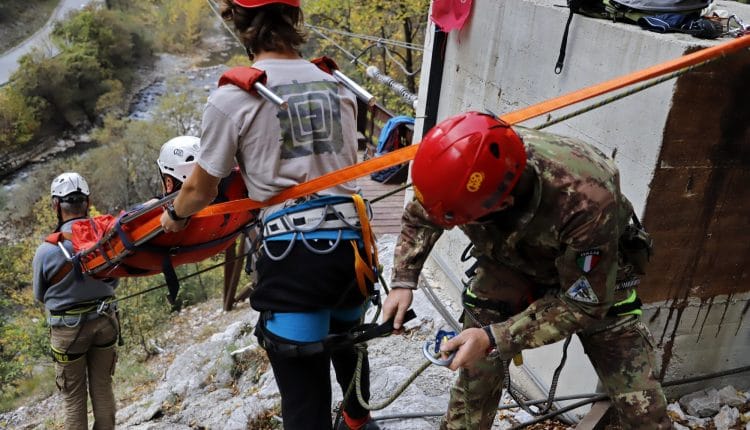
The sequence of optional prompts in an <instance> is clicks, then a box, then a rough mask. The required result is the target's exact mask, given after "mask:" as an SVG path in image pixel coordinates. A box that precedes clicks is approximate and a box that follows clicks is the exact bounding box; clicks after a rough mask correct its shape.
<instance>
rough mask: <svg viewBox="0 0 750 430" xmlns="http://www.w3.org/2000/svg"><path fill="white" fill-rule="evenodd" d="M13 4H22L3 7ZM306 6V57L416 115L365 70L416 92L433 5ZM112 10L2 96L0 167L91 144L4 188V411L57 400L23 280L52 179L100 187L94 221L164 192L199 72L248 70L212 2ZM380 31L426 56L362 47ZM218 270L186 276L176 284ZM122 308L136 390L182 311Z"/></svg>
mask: <svg viewBox="0 0 750 430" xmlns="http://www.w3.org/2000/svg"><path fill="white" fill-rule="evenodd" d="M11 3H12V4H18V3H21V2H3V3H2V5H3V6H2V7H3V8H6V7H10V5H11ZM305 5H306V9H305V10H306V20H307V22H308V23H310V24H312V25H314V26H316V27H317V28H319V30H318V32H315V31H312V30H310V31H309V34H310V42H309V43H308V45H307V46H306V48H305V52H304V55H305V56H306V57H309V58H312V57H317V56H321V55H327V56H330V57H331V58H334V59H335V60H336V61H337V62H338V63H339V65H340V66H341V67H342V69H343V70H344V71H345V72H346V73H347V74H348V75H350V76H351V77H352V78H353V79H355V80H356V81H358V82H360V83H362V84H364V85H365V86H367V87H368V88H370V89H371V90H372V92H374V93H375V94H376V96H378V97H379V99H380V100H382V101H383V102H384V103H385V104H386V106H387V107H389V108H390V109H392V110H393V111H394V112H396V113H403V114H409V115H413V114H414V112H413V110H412V107H411V106H410V105H408V104H405V103H402V102H401V101H400V100H399V99H398V97H397V96H395V95H393V94H392V93H391V92H389V90H387V89H386V88H384V87H382V86H380V87H379V86H377V85H375V84H373V83H372V82H368V80H367V78H366V77H365V73H364V72H365V68H364V66H363V64H367V65H375V66H377V67H378V68H379V69H380V70H381V71H383V72H386V73H388V74H389V75H391V76H392V77H394V78H395V79H396V80H398V81H401V82H403V83H404V84H405V85H407V86H408V87H409V88H410V89H412V90H413V91H414V92H416V88H417V85H418V78H417V77H418V74H419V67H420V66H421V50H420V49H421V44H422V40H423V37H424V31H425V25H426V20H427V9H428V5H429V2H428V1H427V0H403V1H397V2H394V1H384V0H377V1H373V2H369V3H367V4H365V3H360V2H353V3H352V6H351V7H350V8H341V7H340V6H341V3H340V2H334V1H329V0H318V1H312V0H311V1H308V2H306V3H305ZM106 6H107V7H105V6H104V5H103V6H96V7H86V8H84V9H82V10H80V11H78V12H77V13H76V14H75V15H74V16H72V17H70V19H69V20H67V21H65V22H63V23H60V24H58V25H56V27H55V29H54V32H53V34H54V36H53V42H54V43H55V45H56V46H57V47H58V48H59V53H58V54H57V55H54V56H51V55H49V54H47V53H45V52H41V51H39V52H36V53H35V54H33V55H30V56H27V57H25V58H24V59H23V60H22V62H21V66H20V68H19V69H18V71H17V72H16V73H15V74H14V75H13V77H12V82H11V83H10V84H9V85H7V86H5V87H2V88H0V160H7V159H9V158H11V156H12V155H14V154H16V155H17V154H24V153H25V152H24V151H28V150H30V149H33V148H37V147H44V148H46V147H48V146H54V145H55V142H57V141H58V140H60V139H61V138H63V137H65V138H66V139H73V140H75V139H79V138H81V137H82V136H83V137H85V141H86V142H87V143H86V148H88V149H87V150H86V151H85V153H83V154H80V155H75V156H67V157H66V158H55V157H46V158H45V161H44V163H43V164H42V165H38V167H37V168H35V169H34V170H33V174H30V175H28V176H24V177H23V179H14V181H13V184H12V186H6V187H4V188H2V189H0V229H1V230H2V235H1V236H2V237H0V410H7V409H10V408H13V407H15V406H17V405H22V404H24V403H25V402H28V401H29V399H30V398H40V397H44V396H46V395H49V394H52V393H54V392H55V387H54V377H53V376H52V367H51V360H50V358H49V357H48V355H47V353H48V339H47V335H48V333H47V330H46V328H45V316H44V311H43V308H42V306H41V305H40V304H38V303H34V299H33V297H32V293H31V273H30V271H29V268H30V266H31V259H32V257H33V254H34V251H35V249H36V247H37V246H38V245H39V243H40V241H41V239H42V238H43V237H44V236H45V235H46V234H48V233H49V232H50V231H51V230H52V229H54V227H55V224H56V221H55V219H54V214H53V213H52V211H51V210H50V205H49V196H48V191H49V182H50V180H51V179H52V178H53V177H54V176H55V175H57V174H58V173H60V172H62V171H69V170H75V171H79V172H80V173H81V174H83V175H84V176H85V177H86V178H87V179H88V181H89V183H90V185H91V188H92V203H93V204H94V206H95V209H94V211H93V213H94V214H96V213H114V214H116V213H118V212H119V211H120V210H122V209H125V208H128V207H131V206H132V205H134V204H136V203H138V202H141V201H144V200H146V199H148V198H150V197H152V196H153V195H154V194H155V193H157V192H159V190H160V182H159V181H158V179H157V175H156V172H157V169H156V166H155V163H154V160H155V158H156V154H157V153H158V148H159V147H160V146H161V144H162V143H164V142H165V141H166V140H168V139H169V138H171V137H174V136H177V135H181V134H192V135H196V134H198V132H199V130H198V126H199V120H200V113H201V109H202V106H203V103H204V102H205V97H206V95H207V89H208V88H209V84H205V83H199V82H200V78H202V77H203V76H204V75H205V76H207V75H208V74H209V73H208V72H206V71H205V69H203V68H202V67H203V66H205V65H208V64H220V63H226V64H249V63H248V61H247V58H246V57H244V56H243V55H239V56H235V54H236V53H237V52H242V50H240V49H238V46H237V44H236V41H235V40H234V39H233V38H232V37H230V36H228V33H227V32H226V29H224V28H223V27H222V26H221V25H220V21H219V20H218V18H217V17H216V15H215V14H214V12H212V10H211V8H210V7H209V4H208V3H207V2H206V1H204V0H189V1H181V2H178V1H176V0H159V1H150V0H128V1H125V0H109V1H107V2H106ZM4 10H5V9H4ZM3 16H5V15H4V14H3ZM3 28H5V27H3ZM333 30H336V31H343V32H344V33H336V32H334V31H333ZM373 33H374V34H377V37H380V38H382V39H383V40H384V41H388V40H394V41H401V42H403V41H405V40H408V41H409V44H410V45H409V46H412V45H413V46H419V47H420V49H405V48H403V47H402V46H397V45H387V44H384V43H378V42H376V41H373V40H366V39H363V38H362V36H363V35H368V34H373ZM321 34H325V37H323V36H322V35H321ZM337 44H338V45H340V46H342V47H346V49H347V51H346V52H345V51H342V50H340V49H339V48H337V47H336V45H337ZM350 55H355V56H358V60H359V63H357V62H355V63H354V64H352V62H351V61H352V59H353V58H352V57H351V56H350ZM217 59H218V61H217ZM211 73H213V71H212V72H211ZM155 76H159V78H158V79H157V78H156V77H155ZM161 79H164V82H161V81H160V80H161ZM214 82H215V81H214ZM156 84H159V85H162V86H163V91H162V92H163V95H162V96H160V97H158V98H156V99H155V100H153V101H152V102H151V105H150V108H149V112H148V115H147V118H146V119H135V118H131V117H130V113H131V110H132V108H131V104H132V103H133V102H134V101H136V99H137V98H138V97H139V96H138V95H137V93H138V92H139V90H141V89H143V88H147V87H149V86H151V85H156ZM211 85H214V84H213V82H212V83H211ZM215 262H216V261H211V260H209V261H206V262H204V263H201V264H199V265H190V266H189V267H181V268H179V270H178V275H180V276H183V275H186V274H189V273H193V272H195V271H197V270H200V269H202V268H205V267H207V266H209V265H211V264H213V263H215ZM162 281H163V278H162V277H161V276H157V277H153V278H128V279H124V280H123V282H122V283H121V285H120V287H119V292H118V295H119V296H126V295H129V294H132V293H136V292H139V291H142V290H144V289H146V288H148V287H152V286H154V285H158V284H160V283H161V282H162ZM221 282H222V275H221V273H220V269H217V270H214V271H212V272H208V273H206V274H203V275H201V276H199V277H195V278H191V279H189V280H186V281H185V282H183V284H182V290H181V295H180V297H179V299H180V300H179V305H178V308H179V307H180V306H182V307H185V306H190V305H191V304H192V303H196V302H199V301H203V300H205V299H207V298H210V297H217V296H218V295H220V294H221ZM128 306H129V307H131V308H136V309H137V310H138V311H137V312H129V313H125V314H124V317H123V321H122V324H123V331H124V332H125V334H126V336H125V339H126V342H127V343H126V345H125V347H124V348H122V349H121V351H122V356H121V358H120V362H121V364H120V365H119V369H121V370H118V375H116V377H117V378H118V383H121V384H125V386H126V387H127V384H138V383H139V380H138V379H137V378H133V377H132V375H133V374H139V375H140V373H141V370H142V369H143V364H144V363H145V362H146V361H148V360H150V359H151V357H152V346H151V345H150V344H149V340H150V339H152V338H153V337H154V336H155V334H156V333H159V332H161V331H163V327H164V324H168V321H169V319H170V318H171V313H172V312H173V311H174V310H176V309H174V308H172V307H170V305H169V304H168V303H167V302H166V299H165V296H164V294H163V290H159V291H156V292H153V293H150V294H143V295H139V296H138V297H137V298H136V299H133V300H130V303H128ZM139 369H140V370H139Z"/></svg>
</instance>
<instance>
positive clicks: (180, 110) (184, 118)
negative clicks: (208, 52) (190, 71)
mask: <svg viewBox="0 0 750 430" xmlns="http://www.w3.org/2000/svg"><path fill="white" fill-rule="evenodd" d="M205 102H206V96H205V94H204V93H203V91H202V90H200V89H198V88H195V87H194V86H190V85H189V84H188V80H187V79H185V78H178V79H175V80H171V81H169V82H167V90H166V92H165V94H164V96H162V98H161V99H160V100H159V105H158V106H157V107H156V109H155V112H154V120H155V121H156V122H158V123H163V124H165V125H166V126H167V127H168V128H169V129H170V130H174V133H175V135H197V134H198V133H199V132H200V123H201V109H202V107H203V105H204V103H205Z"/></svg>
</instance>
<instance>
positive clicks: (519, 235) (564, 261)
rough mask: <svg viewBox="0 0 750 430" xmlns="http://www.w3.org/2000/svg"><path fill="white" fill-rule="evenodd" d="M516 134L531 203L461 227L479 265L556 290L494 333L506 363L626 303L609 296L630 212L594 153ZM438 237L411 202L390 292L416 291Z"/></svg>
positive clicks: (537, 135) (571, 142)
mask: <svg viewBox="0 0 750 430" xmlns="http://www.w3.org/2000/svg"><path fill="white" fill-rule="evenodd" d="M514 129H515V130H516V132H517V133H518V134H519V136H521V138H522V139H523V141H524V144H525V146H526V151H527V157H528V162H527V169H528V168H532V169H534V172H535V173H536V175H535V183H534V189H533V193H532V195H531V197H530V198H528V199H527V200H526V201H525V202H523V203H522V204H521V205H519V206H520V207H513V208H511V209H507V210H506V211H502V212H498V214H497V215H498V216H497V217H494V218H493V219H492V220H491V221H489V222H487V223H482V224H474V223H471V224H465V225H461V226H459V228H460V229H461V230H462V231H463V232H464V233H465V234H466V236H468V238H469V239H470V240H471V242H472V243H473V244H474V250H473V255H474V256H475V257H482V259H483V261H484V263H485V264H496V265H498V266H502V267H503V268H509V269H511V270H513V271H514V272H516V273H520V274H521V275H523V276H525V277H526V278H527V279H528V280H529V281H531V282H533V283H534V284H535V285H538V286H540V287H545V288H547V289H550V288H551V289H553V290H554V291H555V294H547V295H546V296H544V297H543V298H541V299H539V300H537V301H535V302H534V303H533V304H531V305H530V306H529V307H528V308H526V309H525V310H524V311H522V312H520V313H518V314H516V315H514V316H513V317H511V318H510V319H509V320H507V321H505V322H503V323H499V324H494V325H492V330H493V333H494V335H495V339H496V341H497V344H498V349H499V350H500V352H501V354H502V355H504V356H507V357H510V356H513V355H514V354H515V353H517V352H519V351H521V350H523V349H527V348H534V347H537V346H541V345H544V344H548V343H552V342H555V341H557V340H560V339H563V338H565V337H566V336H567V335H569V334H571V333H574V332H577V331H579V330H582V329H585V328H586V327H587V326H590V325H592V324H594V323H595V322H597V321H599V320H601V319H603V318H604V317H605V316H606V314H607V311H608V310H609V309H610V307H611V306H612V305H613V304H614V303H616V302H617V301H619V300H622V299H624V298H625V297H626V296H627V292H624V291H623V292H617V293H616V292H615V284H616V279H617V278H618V269H619V266H620V262H619V261H618V240H619V237H620V234H621V231H622V229H623V228H624V227H625V226H626V225H627V224H628V223H629V220H630V215H631V213H632V206H631V204H630V202H629V201H628V200H627V199H626V198H625V197H624V196H623V195H622V194H621V193H620V184H619V173H618V170H617V167H616V166H615V164H614V162H613V161H612V160H611V159H609V158H608V157H607V156H605V155H604V154H603V153H601V152H600V151H599V150H597V149H596V148H594V147H592V146H590V145H588V144H586V143H583V142H581V141H579V140H576V139H572V138H567V137H561V136H556V135H552V134H548V133H543V132H539V131H534V130H529V129H525V128H522V127H514ZM503 212H507V213H503ZM442 232H443V230H442V229H441V228H440V227H438V226H437V225H435V224H433V223H431V222H430V221H429V220H428V218H427V214H426V212H425V210H424V208H423V207H422V206H421V205H420V204H419V203H418V202H417V201H412V202H411V203H409V204H408V205H407V207H406V210H405V212H404V215H403V218H402V230H401V234H400V236H399V239H398V242H397V245H396V251H395V257H394V274H393V283H392V286H393V287H402V288H404V287H405V288H416V283H417V278H418V276H419V272H420V271H421V270H422V266H423V264H424V262H425V260H426V259H427V256H428V255H429V253H430V251H431V250H432V248H433V246H434V244H435V242H436V241H437V240H438V238H439V237H440V235H441V234H442ZM498 288H502V287H501V286H500V285H498Z"/></svg>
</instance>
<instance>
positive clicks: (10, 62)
mask: <svg viewBox="0 0 750 430" xmlns="http://www.w3.org/2000/svg"><path fill="white" fill-rule="evenodd" d="M91 1H92V0H61V1H60V4H59V5H57V9H55V10H54V11H53V12H52V16H50V19H49V21H47V23H46V24H44V26H43V27H42V28H40V29H39V30H38V31H37V32H36V33H34V34H33V35H31V37H29V38H28V39H26V40H24V41H23V42H21V44H19V45H18V46H16V47H15V48H13V49H11V50H10V51H8V52H6V53H5V54H3V55H0V85H2V84H4V83H6V82H7V81H8V79H9V78H10V75H12V74H13V72H15V71H16V69H17V68H18V60H19V59H20V58H21V57H22V56H24V55H26V54H28V53H29V52H31V49H32V48H34V47H37V46H38V47H42V48H44V47H45V45H47V46H49V47H50V48H49V49H52V47H51V44H50V43H49V34H50V33H51V32H52V24H53V23H54V22H55V21H57V20H60V19H61V18H63V17H64V16H65V14H67V13H68V12H70V11H71V10H75V9H79V8H81V7H83V6H85V5H86V4H88V3H90V2H91Z"/></svg>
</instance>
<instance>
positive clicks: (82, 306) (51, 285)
mask: <svg viewBox="0 0 750 430" xmlns="http://www.w3.org/2000/svg"><path fill="white" fill-rule="evenodd" d="M51 194H52V208H53V209H54V210H55V211H56V212H57V221H58V225H57V228H56V229H55V232H54V233H53V234H51V235H50V236H48V237H47V238H46V239H45V241H44V242H43V243H42V244H41V245H40V246H39V248H37V251H36V254H35V255H34V261H33V264H32V269H33V284H34V296H35V297H36V299H37V300H39V301H40V302H43V303H44V306H45V308H46V310H47V314H48V316H47V323H48V325H49V327H50V346H51V350H52V357H53V359H54V360H55V370H56V379H55V382H56V384H57V388H58V389H59V390H60V392H61V393H62V396H63V399H64V404H65V429H71V430H72V429H86V428H88V422H87V411H86V398H87V386H88V390H89V393H90V395H91V404H92V407H93V412H94V428H95V429H100V430H101V429H113V428H114V427H115V398H114V393H113V391H112V375H113V374H114V371H115V362H116V361H117V353H116V350H115V346H116V344H117V341H118V338H119V324H118V321H117V318H116V313H115V309H114V306H112V305H110V304H109V302H110V301H111V300H109V299H111V298H113V297H114V295H115V287H116V286H117V283H118V280H117V279H95V278H92V277H90V276H86V275H83V274H82V273H80V270H76V268H75V267H74V264H73V263H72V262H71V261H70V259H69V258H68V257H67V256H66V254H68V255H73V244H72V242H71V237H72V234H71V230H72V226H73V224H74V223H75V222H76V221H80V220H85V219H87V218H88V212H89V186H88V184H87V183H86V180H85V179H83V177H82V176H81V175H79V174H78V173H74V172H66V173H63V174H61V175H59V176H58V177H56V178H55V179H54V180H53V181H52V186H51Z"/></svg>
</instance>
